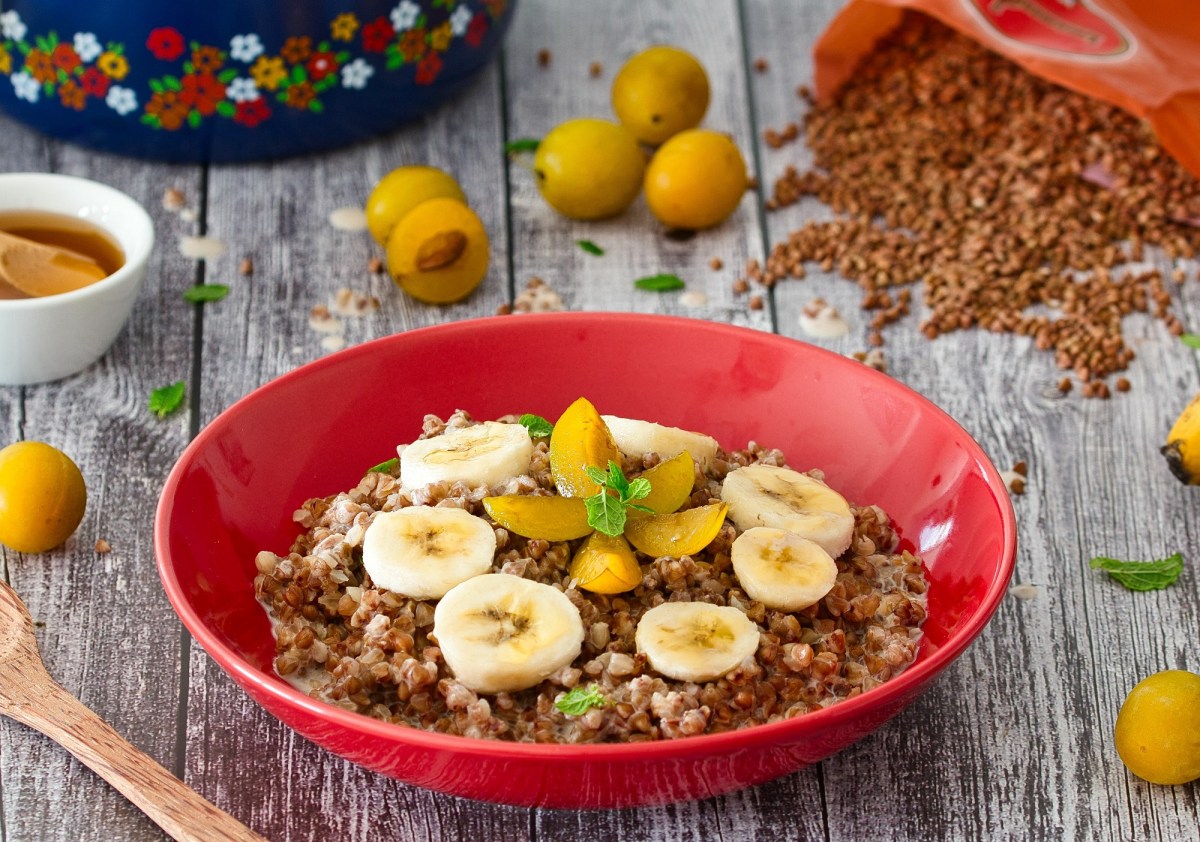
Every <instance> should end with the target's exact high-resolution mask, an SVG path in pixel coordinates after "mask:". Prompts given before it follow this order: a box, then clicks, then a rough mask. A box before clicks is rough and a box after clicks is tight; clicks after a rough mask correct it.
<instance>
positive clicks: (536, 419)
mask: <svg viewBox="0 0 1200 842" xmlns="http://www.w3.org/2000/svg"><path fill="white" fill-rule="evenodd" d="M517 423H519V424H520V425H521V426H522V427H524V428H525V429H526V430H528V431H529V437H530V438H535V439H544V438H549V436H550V434H551V433H553V432H554V425H553V424H551V423H550V422H549V421H547V420H546V419H545V418H543V417H542V416H540V415H532V414H530V413H528V412H526V413H525V414H524V415H522V416H521V417H520V418H518V419H517Z"/></svg>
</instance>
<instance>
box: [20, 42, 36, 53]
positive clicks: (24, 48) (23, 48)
mask: <svg viewBox="0 0 1200 842" xmlns="http://www.w3.org/2000/svg"><path fill="white" fill-rule="evenodd" d="M17 49H18V50H20V51H21V55H25V56H27V55H29V52H30V51H31V50H32V49H33V47H30V46H29V45H28V44H27V43H25V42H24V41H18V42H17Z"/></svg>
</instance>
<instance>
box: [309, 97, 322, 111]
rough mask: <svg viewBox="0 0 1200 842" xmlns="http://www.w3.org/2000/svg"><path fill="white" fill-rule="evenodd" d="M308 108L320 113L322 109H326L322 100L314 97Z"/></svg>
mask: <svg viewBox="0 0 1200 842" xmlns="http://www.w3.org/2000/svg"><path fill="white" fill-rule="evenodd" d="M308 110H309V111H311V112H312V113H314V114H320V113H321V112H322V111H324V110H325V106H324V105H322V104H321V100H319V99H314V100H310V101H309V103H308Z"/></svg>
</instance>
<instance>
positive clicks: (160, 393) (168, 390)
mask: <svg viewBox="0 0 1200 842" xmlns="http://www.w3.org/2000/svg"><path fill="white" fill-rule="evenodd" d="M182 403H183V381H182V380H180V381H179V382H178V383H172V384H171V385H170V386H163V387H162V388H160V389H155V390H154V391H153V392H151V393H150V400H149V402H148V404H147V405H148V406H149V407H150V411H151V412H153V413H154V414H155V415H157V416H158V417H159V418H165V417H166V416H168V415H170V414H171V413H172V412H174V411H175V410H177V409H179V406H180V404H182Z"/></svg>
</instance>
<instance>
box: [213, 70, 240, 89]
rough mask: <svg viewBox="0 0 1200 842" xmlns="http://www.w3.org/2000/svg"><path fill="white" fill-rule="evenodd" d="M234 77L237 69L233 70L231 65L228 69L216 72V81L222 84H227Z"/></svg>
mask: <svg viewBox="0 0 1200 842" xmlns="http://www.w3.org/2000/svg"><path fill="white" fill-rule="evenodd" d="M235 78H237V70H235V69H234V68H232V67H231V68H229V69H228V70H222V71H221V72H220V73H218V74H217V81H218V82H220V83H221V84H222V85H228V84H229V83H230V82H232V81H233V80H234V79H235Z"/></svg>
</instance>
